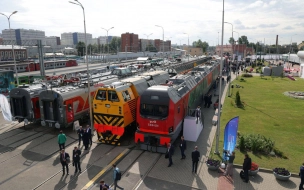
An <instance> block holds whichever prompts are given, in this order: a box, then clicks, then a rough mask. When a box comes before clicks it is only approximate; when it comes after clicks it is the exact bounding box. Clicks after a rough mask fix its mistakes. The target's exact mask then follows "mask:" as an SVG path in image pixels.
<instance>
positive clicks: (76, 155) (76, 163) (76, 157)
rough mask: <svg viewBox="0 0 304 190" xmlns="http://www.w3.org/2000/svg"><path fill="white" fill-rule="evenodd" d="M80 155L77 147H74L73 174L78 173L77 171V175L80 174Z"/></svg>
mask: <svg viewBox="0 0 304 190" xmlns="http://www.w3.org/2000/svg"><path fill="white" fill-rule="evenodd" d="M80 155H81V151H80V150H79V149H78V147H77V146H75V147H74V150H73V166H75V174H76V173H77V172H78V170H79V173H81V168H80Z"/></svg>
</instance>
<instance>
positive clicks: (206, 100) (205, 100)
mask: <svg viewBox="0 0 304 190" xmlns="http://www.w3.org/2000/svg"><path fill="white" fill-rule="evenodd" d="M207 105H208V95H207V94H205V96H204V108H205V107H207Z"/></svg>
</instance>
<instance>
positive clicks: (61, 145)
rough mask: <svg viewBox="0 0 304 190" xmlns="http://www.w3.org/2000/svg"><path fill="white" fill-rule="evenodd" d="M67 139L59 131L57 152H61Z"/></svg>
mask: <svg viewBox="0 0 304 190" xmlns="http://www.w3.org/2000/svg"><path fill="white" fill-rule="evenodd" d="M66 140H67V138H66V136H65V134H64V133H63V132H62V130H60V133H59V135H58V144H59V150H60V151H61V150H62V149H65V142H66Z"/></svg>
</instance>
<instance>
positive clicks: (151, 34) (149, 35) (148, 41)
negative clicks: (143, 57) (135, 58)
mask: <svg viewBox="0 0 304 190" xmlns="http://www.w3.org/2000/svg"><path fill="white" fill-rule="evenodd" d="M152 34H153V33H151V34H149V35H147V34H144V35H145V36H146V37H147V40H148V45H149V36H151V35H152ZM145 48H147V47H145ZM145 51H146V50H145ZM145 51H144V52H145ZM148 51H149V52H150V46H148Z"/></svg>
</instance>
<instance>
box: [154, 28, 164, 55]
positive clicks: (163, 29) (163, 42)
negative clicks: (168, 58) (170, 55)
mask: <svg viewBox="0 0 304 190" xmlns="http://www.w3.org/2000/svg"><path fill="white" fill-rule="evenodd" d="M155 26H156V27H161V28H162V29H163V59H164V56H165V53H164V52H165V48H164V43H165V31H164V28H163V27H162V26H159V25H155Z"/></svg>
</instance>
